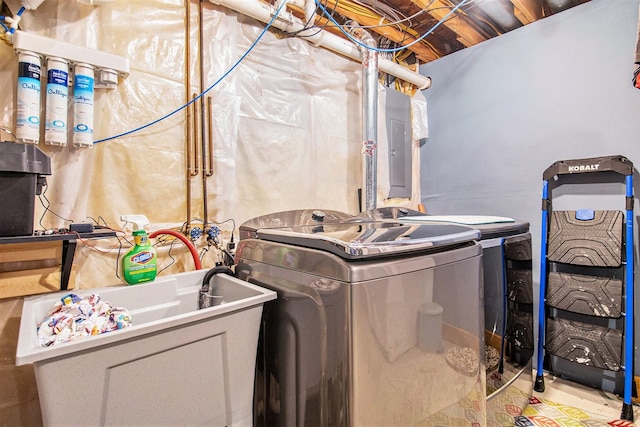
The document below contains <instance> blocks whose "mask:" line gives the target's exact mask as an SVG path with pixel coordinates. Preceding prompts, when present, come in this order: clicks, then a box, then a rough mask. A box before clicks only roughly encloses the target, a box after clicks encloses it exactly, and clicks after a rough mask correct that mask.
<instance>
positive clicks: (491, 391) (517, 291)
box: [359, 207, 534, 424]
mask: <svg viewBox="0 0 640 427" xmlns="http://www.w3.org/2000/svg"><path fill="white" fill-rule="evenodd" d="M359 217H360V218H362V219H365V220H369V221H384V220H391V221H396V222H398V221H399V222H401V223H409V224H412V223H422V222H423V221H427V222H429V223H433V222H449V223H454V224H465V225H468V226H470V227H474V228H476V229H477V230H479V231H480V233H481V237H480V244H481V246H482V249H483V263H482V264H483V287H484V290H483V293H482V295H483V296H484V330H485V335H484V337H485V344H486V347H485V348H486V350H485V359H486V382H487V417H488V423H489V424H491V423H492V422H493V421H498V420H499V419H502V418H504V416H505V412H506V409H505V402H507V403H508V404H509V405H512V406H516V407H519V408H520V409H521V410H522V409H524V408H525V407H526V406H527V405H528V403H529V397H531V395H532V392H533V390H532V384H533V373H532V357H533V350H534V334H533V276H532V252H531V235H530V233H529V223H527V222H524V221H520V220H515V219H511V218H505V217H496V216H481V215H444V216H436V215H425V214H424V213H422V212H418V211H416V210H412V209H408V208H404V207H383V208H378V209H375V210H372V211H369V212H365V213H363V214H360V215H359ZM498 396H502V397H501V398H498ZM507 416H508V414H507Z"/></svg>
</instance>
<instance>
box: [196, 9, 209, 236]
mask: <svg viewBox="0 0 640 427" xmlns="http://www.w3.org/2000/svg"><path fill="white" fill-rule="evenodd" d="M203 16H204V1H203V0H200V3H199V7H198V62H199V64H198V65H199V70H200V91H201V92H202V91H203V90H204V74H205V69H204V58H203V53H202V46H204V22H203ZM206 121H207V120H206V106H205V101H204V99H203V97H200V155H201V158H200V161H201V163H202V208H203V210H204V212H203V216H202V218H203V220H204V227H206V226H207V222H208V218H207V217H208V213H207V211H208V208H207V174H206V171H207V158H206V151H207V141H206V139H207V134H206V129H205V128H206Z"/></svg>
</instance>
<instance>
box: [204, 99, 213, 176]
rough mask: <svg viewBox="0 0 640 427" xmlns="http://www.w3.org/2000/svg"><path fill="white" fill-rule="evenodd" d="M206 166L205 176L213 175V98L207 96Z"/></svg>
mask: <svg viewBox="0 0 640 427" xmlns="http://www.w3.org/2000/svg"><path fill="white" fill-rule="evenodd" d="M207 149H208V151H209V152H208V153H207V159H208V162H207V163H208V164H207V168H206V169H205V170H204V172H205V175H206V176H213V98H212V97H210V96H208V97H207Z"/></svg>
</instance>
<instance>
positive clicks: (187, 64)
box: [184, 0, 193, 224]
mask: <svg viewBox="0 0 640 427" xmlns="http://www.w3.org/2000/svg"><path fill="white" fill-rule="evenodd" d="M184 32H185V36H184V56H185V60H184V76H185V77H184V86H185V99H186V100H187V101H189V99H190V97H191V0H185V31H184ZM192 120H193V118H192V116H191V108H190V107H187V108H185V121H186V129H185V130H186V140H187V141H186V142H187V148H186V161H187V164H186V169H187V173H186V180H187V183H186V184H187V220H186V223H187V224H189V223H191V177H192V176H193V175H192V173H193V170H192V168H193V164H192V162H191V156H192V155H193V154H192V151H191V150H192V144H193V133H192V130H193V128H192V126H193V125H192V123H191V121H192Z"/></svg>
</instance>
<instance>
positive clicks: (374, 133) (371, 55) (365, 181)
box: [350, 22, 378, 211]
mask: <svg viewBox="0 0 640 427" xmlns="http://www.w3.org/2000/svg"><path fill="white" fill-rule="evenodd" d="M351 25H352V27H351V30H350V33H351V35H352V36H353V37H354V38H355V39H357V40H360V41H361V42H362V43H363V44H364V45H366V46H368V47H373V48H375V47H376V46H377V44H376V41H375V40H374V39H373V37H372V36H371V34H369V33H368V32H367V31H365V30H364V29H362V28H360V27H358V26H357V23H355V22H352V23H351ZM360 54H361V56H362V160H363V165H362V172H363V173H362V189H363V191H362V196H361V197H362V198H363V201H362V202H363V203H362V206H363V208H364V210H365V211H370V210H373V209H375V208H376V204H377V194H378V193H377V188H378V52H377V51H375V50H372V49H367V48H365V47H362V48H361V49H360Z"/></svg>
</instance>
